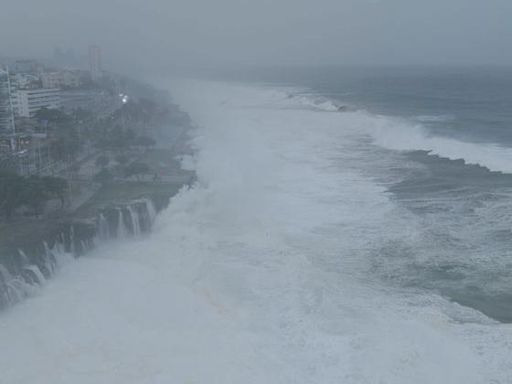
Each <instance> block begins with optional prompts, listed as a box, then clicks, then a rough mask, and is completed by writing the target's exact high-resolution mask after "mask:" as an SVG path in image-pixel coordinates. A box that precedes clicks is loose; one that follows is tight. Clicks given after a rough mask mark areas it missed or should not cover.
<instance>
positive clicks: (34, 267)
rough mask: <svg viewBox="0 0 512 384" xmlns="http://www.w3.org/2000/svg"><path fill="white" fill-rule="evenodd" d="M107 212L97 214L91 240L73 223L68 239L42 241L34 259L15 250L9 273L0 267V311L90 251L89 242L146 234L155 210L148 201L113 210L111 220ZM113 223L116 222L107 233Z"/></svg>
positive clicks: (26, 295)
mask: <svg viewBox="0 0 512 384" xmlns="http://www.w3.org/2000/svg"><path fill="white" fill-rule="evenodd" d="M123 211H124V212H123ZM107 212H108V210H107V211H104V212H102V213H99V214H98V216H97V219H96V227H95V235H92V236H93V238H89V237H87V236H88V235H85V237H84V231H83V229H82V228H83V227H82V226H81V224H80V223H73V224H70V226H69V233H68V236H66V235H65V233H60V234H59V235H57V236H56V237H55V238H54V239H53V241H51V242H50V244H51V243H53V245H52V246H51V247H50V245H49V244H48V242H46V241H43V243H42V245H43V247H42V252H41V253H40V254H39V255H36V256H35V257H33V255H32V257H30V258H29V257H28V256H27V254H26V253H25V252H24V251H23V250H22V249H18V250H17V254H18V256H19V259H17V262H16V263H15V266H13V269H12V270H11V271H10V270H9V269H8V268H7V267H6V266H4V265H2V264H0V309H2V308H5V307H8V306H11V305H13V304H16V303H18V302H20V301H21V300H23V299H24V298H26V297H29V296H31V295H33V294H34V293H35V292H37V290H38V289H39V288H40V287H42V286H43V285H44V284H45V283H46V281H47V280H48V279H49V278H51V277H52V276H53V275H54V274H55V273H56V272H57V271H58V269H59V266H61V265H63V264H64V263H67V262H69V261H70V260H72V259H73V258H76V257H78V256H79V255H81V254H83V253H85V252H87V251H88V250H89V249H90V248H92V247H93V245H94V241H93V240H95V241H96V243H99V244H101V243H102V242H105V241H107V240H110V239H112V237H114V238H117V239H126V238H128V237H131V236H134V237H136V236H140V235H141V234H142V233H145V232H147V231H149V230H150V228H151V225H152V223H153V221H154V220H155V217H156V209H155V207H154V205H153V202H152V201H151V200H150V199H141V200H137V201H133V202H132V203H131V204H127V205H126V206H123V207H117V208H115V210H114V211H113V212H112V213H113V214H114V216H113V217H112V218H111V219H109V217H110V216H109V214H107ZM116 212H117V218H115V215H116ZM126 215H128V216H126ZM125 219H126V220H127V221H129V223H127V222H125ZM109 220H110V223H109ZM113 220H116V221H114V223H115V224H114V226H112V229H111V224H112V221H113Z"/></svg>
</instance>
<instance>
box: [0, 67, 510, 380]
mask: <svg viewBox="0 0 512 384" xmlns="http://www.w3.org/2000/svg"><path fill="white" fill-rule="evenodd" d="M157 85H158V86H159V87H160V88H165V89H168V90H169V91H170V92H171V93H172V95H173V97H174V99H175V101H176V102H177V103H178V104H180V105H181V106H182V108H183V109H184V110H185V111H187V112H188V113H189V114H190V116H191V118H192V120H193V121H194V129H192V130H191V131H190V132H189V137H190V146H191V148H192V155H187V156H183V157H182V158H181V159H180V160H181V164H182V167H183V168H186V169H190V170H194V171H195V173H196V175H197V181H196V183H195V184H194V185H193V186H191V187H185V188H183V189H182V190H181V191H180V192H179V193H178V194H177V195H176V196H174V197H173V198H172V200H171V202H170V205H169V207H168V208H167V209H166V210H164V211H163V212H161V213H160V214H159V216H158V217H157V218H156V223H155V225H154V230H153V231H152V233H151V234H149V235H148V236H145V237H143V238H139V239H132V240H126V241H123V242H111V243H109V244H106V245H105V246H102V247H100V248H98V249H97V250H96V251H93V252H92V253H90V254H88V255H86V256H84V257H82V258H80V259H78V260H72V261H69V262H67V263H65V264H64V265H63V266H62V267H61V270H60V271H59V273H58V276H57V277H56V278H55V279H53V280H51V281H48V282H46V283H45V286H44V287H43V288H42V289H41V290H40V291H39V292H37V293H35V294H34V295H33V297H31V298H30V299H29V300H26V301H24V302H22V303H20V304H18V305H16V306H15V307H13V308H11V309H9V310H8V311H6V312H5V313H2V314H0V340H1V343H2V348H0V383H6V384H11V383H20V384H21V383H39V384H46V383H48V384H49V383H51V384H58V383H62V384H64V383H66V384H69V383H73V384H83V383H87V384H89V383H90V384H93V383H94V384H98V383H108V384H118V383H119V384H121V383H122V384H128V383H138V384H141V383H147V384H158V383H162V384H164V383H165V384H167V383H219V384H220V383H223V384H226V383H265V384H267V383H308V384H310V383H319V384H320V383H322V384H323V383H325V384H327V383H347V384H363V383H382V384H384V383H387V384H395V383H396V384H402V383H403V384H410V383H418V384H419V383H432V384H439V383H464V384H469V383H503V384H505V383H510V382H512V359H511V358H510V356H512V325H511V323H512V133H511V131H510V129H511V128H512V71H510V70H504V69H499V68H490V69H486V68H481V69H450V68H444V69H441V68H439V69H398V68H394V69H381V70H372V69H354V70H351V71H349V70H343V69H336V68H332V69H326V68H324V69H321V70H320V69H318V70H313V69H308V70H302V69H295V70H290V69H287V70H283V71H279V70H275V69H274V70H269V71H261V72H258V73H254V74H251V75H250V76H245V77H244V76H241V75H232V76H231V77H230V78H229V79H224V80H222V81H218V80H216V81H204V80H197V79H196V80H189V81H171V80H160V81H158V82H157Z"/></svg>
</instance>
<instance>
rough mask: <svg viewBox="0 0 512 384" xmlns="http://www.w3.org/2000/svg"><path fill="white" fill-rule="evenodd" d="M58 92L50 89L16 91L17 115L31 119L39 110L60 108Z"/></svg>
mask: <svg viewBox="0 0 512 384" xmlns="http://www.w3.org/2000/svg"><path fill="white" fill-rule="evenodd" d="M60 105H61V100H60V90H59V89H56V88H51V89H45V88H42V89H21V90H19V91H18V115H19V116H21V117H33V116H34V114H35V113H36V112H37V111H38V110H39V109H41V108H48V109H55V108H60Z"/></svg>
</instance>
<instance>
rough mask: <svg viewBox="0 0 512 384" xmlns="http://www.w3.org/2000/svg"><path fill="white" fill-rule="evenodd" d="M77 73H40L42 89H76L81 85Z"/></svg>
mask: <svg viewBox="0 0 512 384" xmlns="http://www.w3.org/2000/svg"><path fill="white" fill-rule="evenodd" d="M81 81H82V79H81V75H80V72H79V71H66V70H64V71H57V72H43V73H41V83H42V86H43V88H78V87H79V86H80V85H81Z"/></svg>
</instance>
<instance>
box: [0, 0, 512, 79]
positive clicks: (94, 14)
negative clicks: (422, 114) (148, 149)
mask: <svg viewBox="0 0 512 384" xmlns="http://www.w3.org/2000/svg"><path fill="white" fill-rule="evenodd" d="M1 6H2V8H1V9H0V56H1V55H19V56H29V55H35V56H50V55H51V54H52V52H53V49H54V48H55V47H62V48H68V47H72V48H74V49H75V51H76V52H80V51H85V50H86V48H87V46H88V45H89V44H91V43H95V44H98V45H100V46H101V47H102V48H103V51H104V60H105V61H106V62H107V63H110V65H111V66H119V65H121V64H122V65H123V67H124V68H127V69H131V70H137V69H139V70H140V69H157V68H162V67H165V66H168V65H188V64H193V65H203V66H209V65H222V64H230V65H233V64H235V65H238V64H245V65H247V64H251V65H272V64H279V65H283V64H284V65H288V64H297V65H319V64H329V65H332V64H345V65H354V64H366V65H379V64H406V65H408V64H425V65H429V64H450V65H454V64H464V65H467V64H512V0H252V1H249V0H83V1H75V0H2V1H1Z"/></svg>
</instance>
